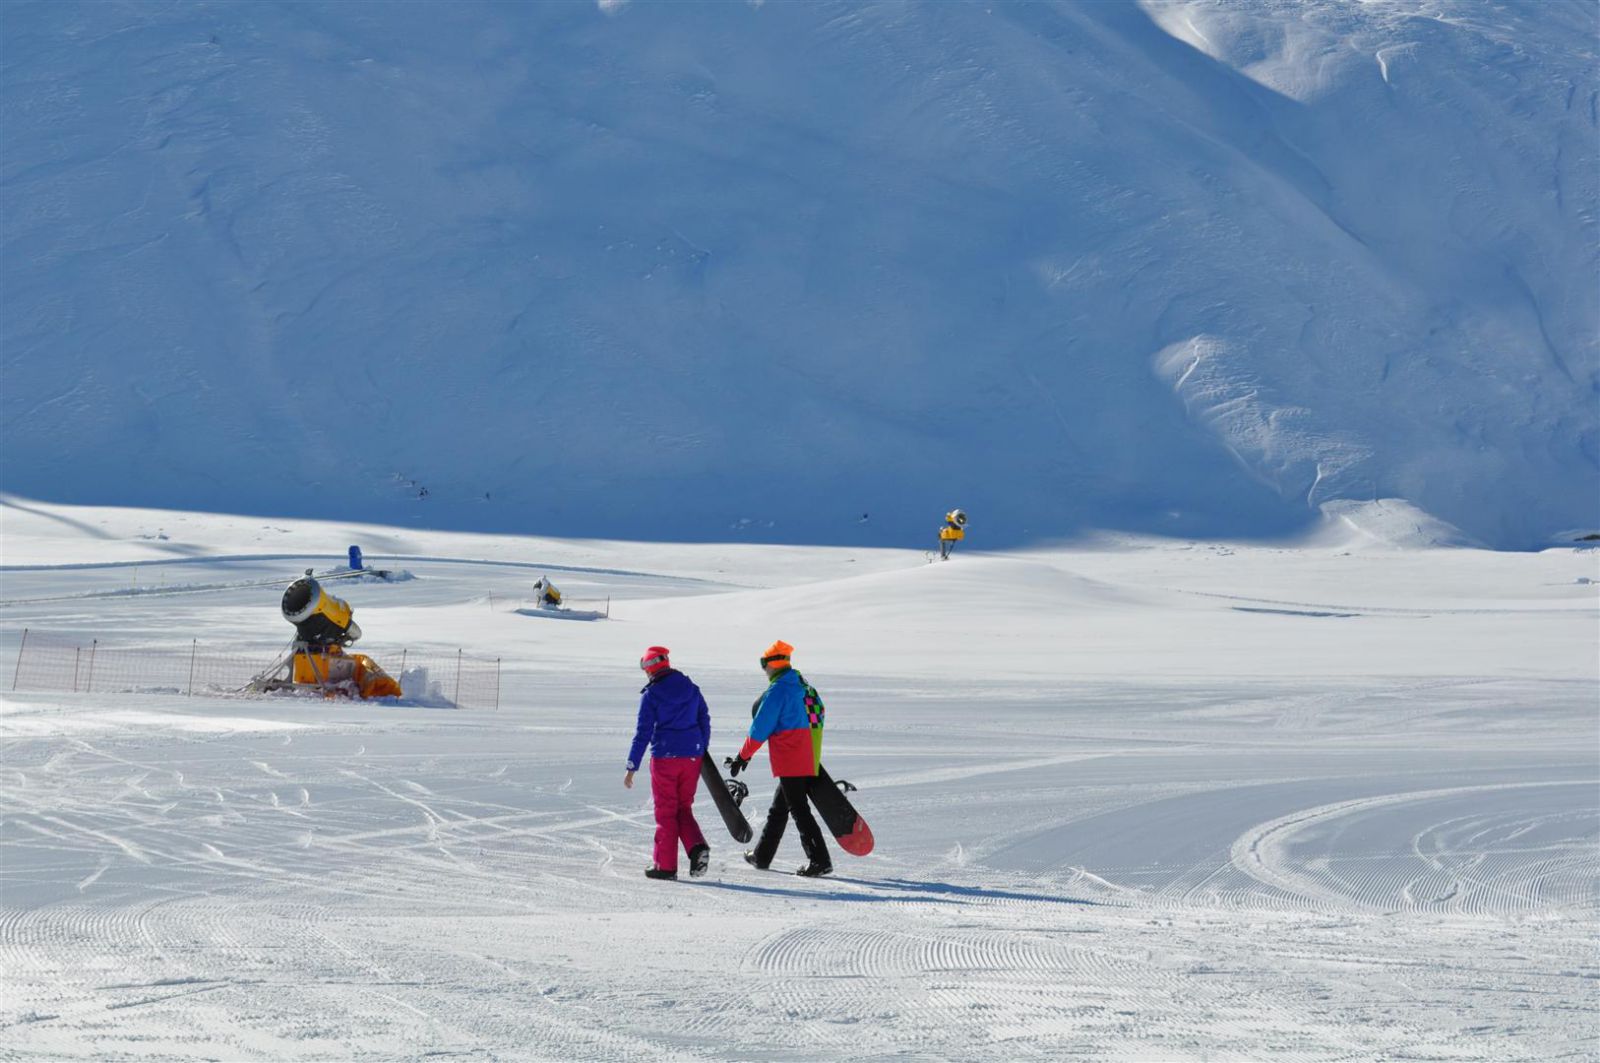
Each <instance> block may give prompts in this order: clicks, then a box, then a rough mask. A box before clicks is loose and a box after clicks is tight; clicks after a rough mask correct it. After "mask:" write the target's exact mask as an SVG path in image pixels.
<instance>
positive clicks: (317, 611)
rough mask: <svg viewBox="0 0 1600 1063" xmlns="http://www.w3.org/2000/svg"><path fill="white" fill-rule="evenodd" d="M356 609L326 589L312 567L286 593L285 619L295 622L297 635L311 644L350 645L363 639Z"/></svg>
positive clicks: (302, 640) (284, 593)
mask: <svg viewBox="0 0 1600 1063" xmlns="http://www.w3.org/2000/svg"><path fill="white" fill-rule="evenodd" d="M353 612H354V610H352V609H351V608H350V603H349V602H347V601H345V600H344V599H342V598H335V597H334V596H333V595H331V594H329V593H328V592H327V591H325V590H323V589H322V584H320V583H318V582H317V581H316V579H315V578H313V577H312V575H311V570H310V569H309V568H308V569H306V574H305V575H304V576H302V577H301V578H300V579H297V580H295V581H294V582H293V583H291V584H289V589H288V590H286V591H284V592H283V618H284V619H285V620H287V621H289V623H291V624H293V625H294V634H295V638H297V639H298V640H299V641H301V642H304V643H306V644H307V645H308V646H315V647H323V646H348V645H349V644H350V643H352V642H354V641H356V640H357V639H359V638H360V637H361V628H360V626H359V625H358V624H356V622H355V621H354V620H353V619H351V614H352V613H353Z"/></svg>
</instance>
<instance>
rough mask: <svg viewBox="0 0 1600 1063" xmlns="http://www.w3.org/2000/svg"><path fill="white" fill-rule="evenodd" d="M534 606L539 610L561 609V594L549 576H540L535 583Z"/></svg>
mask: <svg viewBox="0 0 1600 1063" xmlns="http://www.w3.org/2000/svg"><path fill="white" fill-rule="evenodd" d="M533 604H534V606H535V607H536V608H539V609H544V608H546V607H548V608H551V609H559V608H560V607H561V592H560V591H558V590H556V585H555V584H554V583H551V582H550V577H549V576H540V577H539V578H538V579H537V580H535V581H534V584H533Z"/></svg>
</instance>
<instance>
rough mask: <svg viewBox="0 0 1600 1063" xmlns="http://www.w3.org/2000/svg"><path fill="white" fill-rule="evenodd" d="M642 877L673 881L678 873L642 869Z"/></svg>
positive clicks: (649, 868) (650, 868)
mask: <svg viewBox="0 0 1600 1063" xmlns="http://www.w3.org/2000/svg"><path fill="white" fill-rule="evenodd" d="M644 877H645V878H665V879H674V880H675V879H677V877H678V873H677V872H676V871H663V870H661V869H660V868H659V867H647V868H645V869H644Z"/></svg>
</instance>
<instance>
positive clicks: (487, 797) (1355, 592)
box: [0, 502, 1600, 1061]
mask: <svg viewBox="0 0 1600 1063" xmlns="http://www.w3.org/2000/svg"><path fill="white" fill-rule="evenodd" d="M0 516H3V520H4V536H5V538H4V544H5V560H4V567H3V568H0V576H3V584H0V636H3V637H0V654H3V656H0V660H4V661H7V662H8V663H9V662H10V661H11V660H13V659H14V658H15V655H16V654H17V653H18V651H19V649H22V648H23V647H22V646H21V641H20V640H21V633H22V630H23V629H24V628H27V629H28V630H29V632H30V638H32V637H35V636H37V635H39V634H40V633H44V632H48V633H54V634H56V635H72V636H75V637H77V638H79V639H96V638H97V639H99V640H100V644H101V645H104V646H112V645H116V644H119V643H123V644H139V645H148V646H158V647H159V646H161V645H166V644H171V645H173V646H181V647H185V648H187V647H188V646H189V644H190V640H191V639H199V640H200V641H201V642H202V643H203V644H208V645H210V644H216V645H232V646H238V647H241V648H254V649H255V650H256V651H259V652H266V653H269V654H270V652H271V651H273V650H275V649H277V648H278V647H280V646H281V644H282V643H283V641H284V640H285V639H286V638H287V635H288V626H287V625H286V624H285V623H284V622H283V620H282V619H281V617H280V616H279V614H278V599H279V596H280V595H281V593H282V584H281V583H280V584H279V585H278V586H268V585H265V581H266V580H269V579H273V578H280V579H282V578H288V577H292V576H294V575H297V574H298V573H299V571H300V570H302V569H303V568H305V567H310V566H316V567H318V568H322V567H325V566H331V565H333V564H335V563H337V562H338V561H340V560H342V559H343V557H344V551H345V547H346V546H347V545H348V544H350V543H359V544H360V545H361V546H362V547H363V548H364V550H365V552H366V555H367V557H368V560H369V563H370V564H374V565H385V566H392V567H396V568H400V567H403V568H404V570H405V571H407V572H409V573H411V574H412V575H413V576H414V578H412V579H409V580H404V581H397V582H393V583H381V582H370V583H369V582H359V583H358V582H350V583H346V584H342V585H340V586H339V588H338V590H339V593H340V594H341V595H343V596H345V597H346V598H347V599H348V600H349V601H350V602H351V603H352V605H354V607H355V610H356V616H357V619H358V620H359V622H360V624H361V626H362V627H363V629H364V630H365V632H366V636H365V638H364V639H363V641H362V643H361V644H360V645H359V648H361V649H363V650H365V651H366V652H369V653H371V654H373V655H374V656H375V657H376V658H377V659H378V660H379V662H380V663H384V664H389V665H393V664H395V663H396V662H394V661H393V660H392V659H386V647H397V646H401V645H407V646H410V647H412V648H413V649H418V648H424V647H426V648H431V649H433V650H436V651H453V650H454V649H455V648H456V647H460V646H465V647H467V648H468V649H470V650H473V651H475V652H478V653H482V654H488V655H491V656H499V657H501V658H502V660H503V667H504V687H503V697H502V701H501V706H500V708H499V710H498V711H490V710H451V709H440V708H428V707H424V706H421V705H418V704H415V703H411V702H410V701H409V700H407V701H402V702H401V703H399V704H352V703H348V702H342V701H338V702H333V701H330V702H323V701H321V700H317V699H306V698H293V697H280V698H272V697H260V698H247V697H242V696H194V697H186V696H182V695H179V694H173V693H162V694H157V693H139V692H126V693H100V692H96V693H92V694H83V693H80V694H72V693H70V692H58V693H41V692H32V691H26V690H18V691H15V692H11V693H8V694H7V695H6V696H5V698H4V700H3V701H0V856H3V859H0V978H3V981H4V986H5V991H4V993H0V1029H3V1031H4V1033H3V1041H4V1044H5V1046H6V1049H5V1053H4V1054H6V1055H7V1056H8V1057H11V1058H18V1059H32V1058H38V1059H91V1058H94V1059H104V1058H116V1059H150V1060H155V1059H160V1060H170V1059H216V1058H226V1059H373V1060H379V1059H382V1060H390V1059H417V1058H424V1057H436V1056H441V1055H444V1056H450V1057H455V1058H466V1059H493V1058H528V1059H549V1060H563V1061H567V1060H582V1059H593V1060H617V1059H632V1058H648V1059H687V1060H696V1059H705V1060H714V1059H740V1060H743V1059H837V1060H901V1059H904V1060H910V1059H918V1060H921V1059H949V1060H971V1059H977V1058H986V1059H999V1058H1005V1059H1062V1058H1082V1059H1096V1060H1099V1059H1127V1060H1151V1059H1163V1060H1169V1059H1170V1060H1201V1059H1266V1058H1270V1059H1297V1060H1334V1059H1378V1058H1384V1059H1394V1058H1426V1059H1450V1060H1493V1061H1502V1060H1555V1059H1572V1060H1577V1059H1588V1058H1593V1052H1594V1049H1595V1030H1596V1023H1597V1021H1600V1007H1597V1000H1596V991H1595V986H1596V981H1597V979H1600V968H1597V966H1596V963H1595V951H1594V926H1595V919H1596V916H1597V914H1600V913H1597V911H1596V896H1597V893H1596V885H1597V873H1600V857H1597V842H1600V807H1597V793H1600V754H1597V750H1596V745H1595V733H1596V722H1597V695H1600V675H1597V667H1600V666H1597V661H1596V653H1595V649H1596V645H1597V636H1600V600H1597V588H1600V565H1597V558H1600V553H1596V552H1595V551H1593V550H1585V549H1573V548H1568V549H1552V550H1546V551H1544V552H1540V553H1528V554H1500V553H1490V552H1484V551H1478V550H1472V549H1450V548H1438V547H1423V546H1416V545H1396V544H1395V542H1394V541H1393V539H1392V538H1391V539H1389V540H1387V541H1386V540H1385V539H1384V538H1383V537H1382V536H1380V535H1378V534H1375V533H1374V532H1372V531H1371V530H1370V529H1369V530H1368V531H1366V532H1359V531H1357V530H1355V528H1354V527H1353V525H1352V523H1351V522H1350V520H1348V519H1341V520H1338V521H1332V520H1330V522H1329V523H1328V525H1327V526H1326V528H1325V529H1324V532H1323V534H1322V535H1321V536H1320V537H1314V538H1310V539H1307V540H1305V541H1302V542H1300V543H1298V544H1296V545H1294V546H1281V547H1270V548H1269V547H1264V546H1250V545H1244V544H1223V543H1215V542H1213V543H1200V542H1190V541H1183V540H1158V539H1131V538H1121V539H1109V538H1108V539H1105V540H1103V541H1097V542H1080V543H1077V544H1074V545H1071V546H1058V547H1052V548H1048V549H1045V548H1041V549H1036V550H1032V551H1026V552H1009V553H1006V552H983V551H965V550H958V552H957V554H956V556H955V558H954V559H953V560H952V561H950V562H948V563H937V562H934V563H929V562H928V561H927V560H926V557H925V555H924V554H923V553H922V552H921V551H914V550H865V549H829V548H798V547H795V548H790V547H778V546H753V545H740V546H716V545H681V544H678V545H675V544H658V543H650V542H624V541H610V542H607V541H581V540H555V539H544V538H514V537H491V536H484V535H464V534H446V533H418V532H412V531H406V530H403V529H395V528H383V527H377V526H354V525H342V524H330V523H323V524H318V523H310V522H305V521H291V520H283V521H276V520H274V521H264V520H261V519H247V518H237V517H224V516H216V515H199V514H183V513H174V512H153V511H137V510H120V509H96V508H68V507H60V506H44V505H36V504H33V503H21V502H13V503H12V504H10V505H7V506H6V507H5V508H4V509H3V510H0ZM1388 517H1390V518H1392V517H1393V511H1392V510H1391V511H1390V512H1389V514H1388ZM1392 525H1393V521H1392V520H1381V521H1379V522H1378V526H1379V527H1392ZM540 575H544V576H548V577H550V578H551V579H553V580H555V581H556V582H557V584H558V585H559V586H560V587H561V588H562V590H563V592H565V593H566V594H567V595H568V596H569V598H571V599H573V600H574V607H575V608H585V607H586V603H587V602H589V601H599V600H603V599H607V598H609V600H610V618H609V619H599V620H594V621H591V622H586V623H552V622H548V621H547V620H544V619H541V618H539V617H536V616H530V615H526V614H525V613H522V612H519V610H526V609H528V607H529V606H530V605H531V593H532V592H531V587H532V583H533V581H534V580H535V579H536V578H538V576H540ZM135 585H137V586H138V587H141V588H146V589H148V588H151V587H156V588H158V589H159V590H160V591H161V593H135V592H134V588H135ZM91 595H92V596H91ZM778 637H781V638H784V639H787V640H788V641H790V642H792V643H794V645H795V646H796V647H797V649H796V656H795V663H796V665H797V666H798V667H799V668H800V669H801V670H802V671H803V672H804V674H805V675H806V678H807V679H808V680H810V681H811V682H812V683H813V684H815V685H816V686H817V687H818V688H819V689H820V690H821V691H822V692H823V695H824V697H825V698H826V700H827V705H828V731H827V738H826V744H825V749H824V759H825V762H826V763H827V764H828V766H829V767H830V769H831V771H832V772H833V774H834V775H835V776H836V777H839V778H845V779H849V780H850V781H851V782H853V783H855V784H856V785H857V786H859V788H860V789H859V790H858V791H857V792H856V793H855V794H854V795H853V797H854V799H855V802H856V805H857V807H858V809H859V810H860V811H861V812H862V813H863V814H864V815H865V816H866V817H867V819H868V820H869V822H870V823H871V825H872V828H873V831H874V833H875V834H876V836H877V839H878V847H877V850H876V851H875V852H874V853H873V854H872V855H871V856H869V857H866V858H864V859H856V858H852V857H850V856H848V855H846V854H844V853H842V852H840V851H839V850H838V849H837V847H836V846H835V847H834V861H835V866H836V869H837V872H836V874H835V876H834V877H833V878H831V879H823V880H805V879H800V878H796V877H795V876H793V875H791V874H786V873H783V872H785V871H787V870H789V869H791V868H792V867H794V866H795V865H797V864H798V863H799V862H800V854H799V852H798V846H797V843H796V841H795V840H794V837H793V834H792V832H791V834H790V836H789V837H788V838H787V840H786V841H785V842H784V845H783V847H782V848H781V849H780V850H779V854H778V862H777V864H776V865H775V868H774V870H771V871H766V872H760V871H756V870H754V869H752V868H750V867H748V866H746V865H745V863H744V862H743V861H742V860H741V859H740V858H739V851H740V847H739V846H738V845H736V844H734V843H732V842H731V841H730V839H729V838H728V836H727V834H726V832H725V831H724V830H723V828H722V826H721V824H720V821H719V820H718V818H717V816H716V813H715V811H714V810H713V809H712V807H711V805H710V802H709V801H708V800H706V799H705V798H704V796H703V795H702V797H701V798H700V800H699V802H698V804H697V808H698V810H699V815H700V820H701V823H702V825H703V826H704V827H705V828H706V831H707V834H708V836H709V837H710V838H711V842H712V845H713V860H712V867H711V872H710V874H709V876H707V877H706V878H704V879H701V880H693V881H691V880H687V879H686V880H684V881H680V882H677V883H659V882H653V881H649V880H646V879H645V878H644V877H643V875H642V874H641V872H642V871H643V869H644V867H645V864H646V862H647V860H648V858H649V857H648V854H649V850H650V838H651V834H652V829H653V828H652V819H651V810H650V805H649V797H648V790H647V789H646V788H643V787H636V788H635V789H633V790H626V789H624V788H623V786H622V775H623V759H624V756H625V754H626V751H627V746H628V741H629V738H630V735H631V730H632V723H633V716H634V708H635V705H636V699H637V689H638V687H639V685H640V675H639V672H638V670H637V667H636V663H635V662H636V661H637V659H638V656H639V653H640V652H641V651H642V650H643V648H644V647H646V646H649V645H651V644H655V643H660V644H664V645H667V646H669V647H670V648H671V649H672V651H673V657H674V660H675V662H676V663H677V664H678V665H679V666H680V667H681V668H683V669H684V670H685V671H687V672H688V673H689V674H690V675H691V676H692V677H693V678H694V679H696V680H697V681H698V682H699V683H700V684H701V686H702V687H703V689H704V691H705V693H706V695H707V697H708V699H709V701H710V705H711V711H712V720H713V730H714V734H713V751H714V752H715V753H716V754H717V755H718V756H722V755H726V754H729V753H731V752H733V751H734V749H735V748H736V747H737V745H738V742H739V740H740V738H741V735H742V733H743V730H744V726H745V725H746V724H747V721H748V713H747V707H748V706H749V704H750V701H751V700H752V699H753V698H754V697H755V696H756V695H757V694H758V693H759V692H760V690H761V688H762V685H763V679H762V677H761V675H760V673H759V671H758V667H757V660H756V658H757V656H758V655H759V653H760V652H761V650H762V648H764V647H765V646H766V645H767V643H769V642H770V641H772V640H773V639H774V638H778ZM9 685H10V684H9V682H7V683H5V684H3V687H9ZM749 779H750V782H751V784H752V788H753V790H754V793H753V795H752V798H751V804H750V806H749V807H750V810H751V818H752V820H753V821H754V823H755V825H756V826H757V827H758V828H759V826H760V823H761V813H762V810H763V809H764V807H765V802H766V801H767V799H768V797H769V795H770V790H771V784H770V780H769V778H768V777H767V775H766V762H765V757H764V755H763V756H762V757H761V758H760V759H759V760H758V762H757V764H756V765H755V766H754V768H753V769H752V771H751V773H750V776H749Z"/></svg>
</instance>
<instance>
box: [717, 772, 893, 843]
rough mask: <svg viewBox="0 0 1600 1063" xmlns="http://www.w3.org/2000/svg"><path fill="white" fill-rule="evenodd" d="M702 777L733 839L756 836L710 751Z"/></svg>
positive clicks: (738, 839)
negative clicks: (729, 791)
mask: <svg viewBox="0 0 1600 1063" xmlns="http://www.w3.org/2000/svg"><path fill="white" fill-rule="evenodd" d="M700 779H701V781H702V782H704V783H705V784H706V791H707V792H708V793H710V794H711V801H712V803H713V804H715V805H716V806H717V811H718V812H719V813H720V814H721V815H722V822H723V824H724V825H725V826H726V827H727V828H728V833H729V834H731V835H733V840H734V841H736V842H740V843H744V842H748V841H749V840H750V839H751V838H753V837H755V832H754V831H753V830H751V829H750V821H749V820H747V819H745V818H744V813H743V812H741V811H739V803H738V802H737V801H735V800H734V799H733V795H732V794H730V793H728V786H729V784H728V783H727V782H726V781H724V779H723V778H722V772H720V771H718V770H717V762H716V761H714V760H712V759H711V754H710V753H706V754H703V755H702V756H701V757H700ZM739 785H741V786H742V785H743V784H742V783H740V784H739ZM868 837H871V836H870V835H868Z"/></svg>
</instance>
